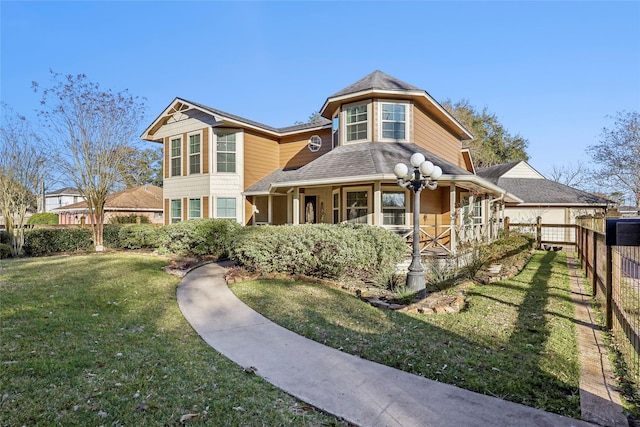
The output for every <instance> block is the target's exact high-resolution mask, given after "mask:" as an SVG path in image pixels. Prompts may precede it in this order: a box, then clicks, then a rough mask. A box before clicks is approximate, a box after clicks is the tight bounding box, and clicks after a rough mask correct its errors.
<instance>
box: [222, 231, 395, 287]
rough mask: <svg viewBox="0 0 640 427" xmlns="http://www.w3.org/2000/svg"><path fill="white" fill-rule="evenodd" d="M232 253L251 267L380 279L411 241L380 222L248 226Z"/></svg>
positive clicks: (269, 271)
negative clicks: (368, 223) (387, 229)
mask: <svg viewBox="0 0 640 427" xmlns="http://www.w3.org/2000/svg"><path fill="white" fill-rule="evenodd" d="M237 237H238V239H237V242H236V244H235V245H234V246H233V249H232V253H231V256H232V258H233V259H234V260H235V261H236V262H237V263H238V264H240V265H243V266H244V267H246V268H247V269H249V270H251V271H256V272H259V273H262V274H265V273H274V272H278V273H288V274H303V275H307V276H312V277H319V278H326V279H338V280H343V279H346V278H352V279H355V280H363V281H369V280H376V279H377V278H378V277H379V276H380V275H387V274H390V272H392V271H393V270H394V269H395V267H396V265H397V263H398V262H399V260H400V259H401V258H402V255H403V254H404V253H405V250H406V246H405V243H404V240H403V239H402V238H401V237H399V236H397V235H395V234H393V233H390V232H388V231H386V230H384V229H382V228H380V227H374V226H367V225H351V224H340V225H329V224H304V225H297V226H291V225H282V226H259V227H245V228H244V229H243V230H242V231H241V232H240V233H238V236H237Z"/></svg>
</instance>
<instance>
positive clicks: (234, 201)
mask: <svg viewBox="0 0 640 427" xmlns="http://www.w3.org/2000/svg"><path fill="white" fill-rule="evenodd" d="M222 199H225V200H233V211H234V216H221V215H220V211H219V209H220V200H222ZM216 218H226V219H233V220H235V221H237V220H238V200H237V199H236V198H235V197H216Z"/></svg>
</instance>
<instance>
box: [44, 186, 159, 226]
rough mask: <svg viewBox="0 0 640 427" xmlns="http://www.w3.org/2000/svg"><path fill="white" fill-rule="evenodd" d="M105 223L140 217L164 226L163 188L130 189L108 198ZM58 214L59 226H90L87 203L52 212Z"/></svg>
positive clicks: (143, 187) (75, 204)
mask: <svg viewBox="0 0 640 427" xmlns="http://www.w3.org/2000/svg"><path fill="white" fill-rule="evenodd" d="M104 210H105V223H109V222H110V220H111V219H112V218H113V217H116V216H128V215H132V214H134V215H138V216H146V217H147V218H148V219H149V222H150V223H152V224H162V223H163V220H162V188H160V187H156V186H155V185H142V186H140V187H134V188H128V189H126V190H123V191H118V192H117V193H113V194H110V195H108V196H107V200H106V203H105V207H104ZM52 212H53V213H56V214H58V223H59V224H90V223H91V217H90V216H89V208H88V206H87V202H85V201H82V202H78V203H74V204H71V205H68V206H63V207H61V208H56V209H53V210H52Z"/></svg>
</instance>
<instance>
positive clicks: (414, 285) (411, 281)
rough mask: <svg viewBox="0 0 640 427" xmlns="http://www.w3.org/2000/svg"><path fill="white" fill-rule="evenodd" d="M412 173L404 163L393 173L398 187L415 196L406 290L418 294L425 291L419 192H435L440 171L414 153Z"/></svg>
mask: <svg viewBox="0 0 640 427" xmlns="http://www.w3.org/2000/svg"><path fill="white" fill-rule="evenodd" d="M410 162H411V166H413V172H409V168H408V167H407V165H405V164H404V163H398V164H397V165H396V166H395V167H394V168H393V173H394V174H395V175H396V176H397V177H398V185H399V186H400V187H402V188H408V189H410V190H412V191H413V192H414V193H415V194H414V197H413V255H412V260H411V265H410V266H409V274H407V284H406V286H407V288H409V289H411V290H412V291H414V292H416V293H418V292H421V291H423V290H424V289H426V285H425V279H424V270H423V268H422V263H421V262H420V192H421V191H422V189H424V188H428V189H429V190H435V189H436V188H437V187H438V183H437V180H438V178H440V177H441V176H442V169H440V167H439V166H434V164H433V163H431V162H430V161H428V160H425V158H424V155H422V154H421V153H414V154H413V155H412V156H411V159H410Z"/></svg>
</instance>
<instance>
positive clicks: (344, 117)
mask: <svg viewBox="0 0 640 427" xmlns="http://www.w3.org/2000/svg"><path fill="white" fill-rule="evenodd" d="M372 105H373V104H372V103H371V101H364V102H356V103H353V104H348V105H345V106H344V108H343V110H342V114H341V116H342V117H341V118H340V125H341V127H342V132H341V136H342V138H341V139H342V141H344V142H343V144H345V145H346V144H357V143H359V142H367V141H371V109H372ZM362 106H365V107H366V108H367V119H366V121H365V120H361V121H359V122H354V123H347V115H348V110H350V109H351V108H357V107H362ZM362 123H365V124H366V128H367V136H366V138H362V139H354V140H351V141H349V139H348V135H349V133H348V132H347V128H348V127H349V126H353V125H358V124H362Z"/></svg>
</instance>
